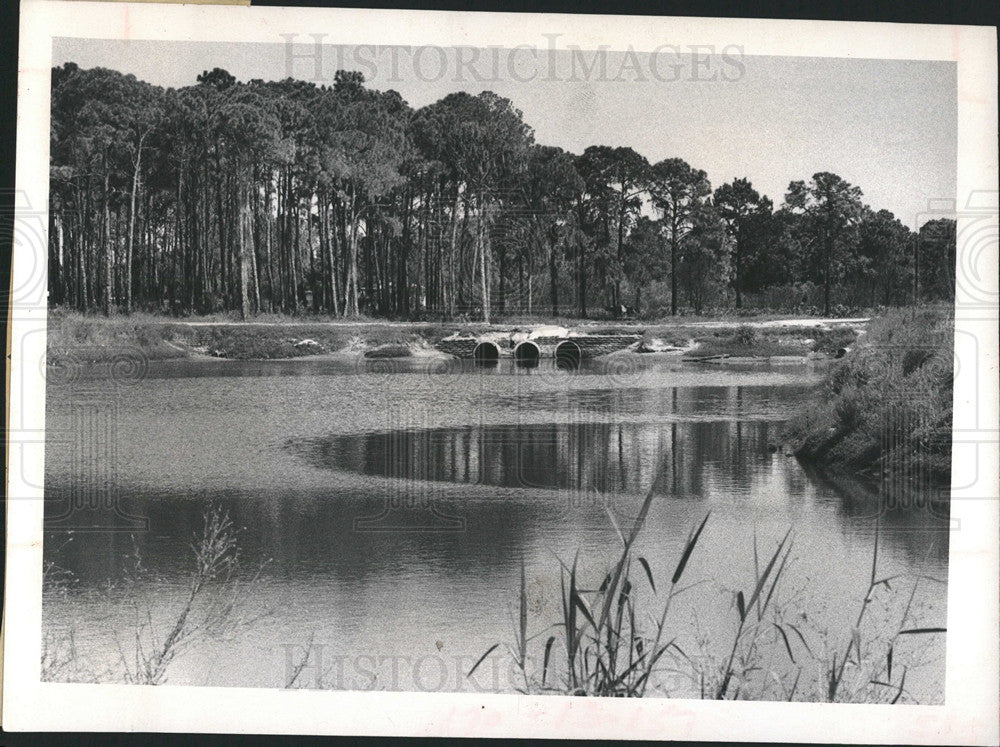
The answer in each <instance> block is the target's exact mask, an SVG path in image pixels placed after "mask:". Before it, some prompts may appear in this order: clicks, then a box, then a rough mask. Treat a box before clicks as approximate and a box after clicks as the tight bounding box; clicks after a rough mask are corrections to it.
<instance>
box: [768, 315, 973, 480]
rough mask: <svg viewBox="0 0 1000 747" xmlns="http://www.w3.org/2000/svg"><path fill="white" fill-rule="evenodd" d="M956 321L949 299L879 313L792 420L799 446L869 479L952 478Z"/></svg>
mask: <svg viewBox="0 0 1000 747" xmlns="http://www.w3.org/2000/svg"><path fill="white" fill-rule="evenodd" d="M953 329H954V324H953V317H952V314H951V310H950V308H949V307H925V308H921V309H913V310H905V311H895V312H891V313H889V314H887V315H886V316H884V317H881V318H879V319H876V320H874V321H873V322H872V323H871V324H870V326H869V329H868V332H867V334H866V335H865V337H864V338H862V340H861V341H859V342H858V344H857V345H855V346H854V347H853V349H852V350H851V351H850V353H848V355H847V356H846V357H845V358H844V359H843V361H841V362H840V363H839V364H837V366H836V367H835V368H834V369H833V370H832V371H831V372H830V373H829V375H828V377H827V380H826V381H825V383H824V385H823V387H822V388H821V390H820V394H819V397H818V401H817V402H815V403H814V404H812V405H811V406H810V407H809V408H807V409H806V410H804V411H803V412H801V413H799V414H798V415H797V416H796V417H795V418H794V419H793V420H792V421H791V422H790V423H789V424H788V426H787V427H786V431H785V439H786V440H787V441H788V443H789V444H790V445H791V447H792V448H793V450H794V451H795V453H796V454H797V455H798V456H799V457H801V458H802V459H804V460H806V461H807V462H809V463H811V464H813V465H815V466H818V467H820V468H823V469H830V470H834V471H841V472H848V473H852V474H855V475H860V476H864V477H867V478H869V479H877V480H882V481H883V482H885V481H889V480H892V481H894V482H895V484H897V485H900V484H903V483H915V482H920V481H923V483H924V484H926V483H927V482H930V483H933V484H937V485H941V486H947V485H948V484H949V481H950V471H951V426H952V381H953V366H954V349H953V348H954V342H953V334H954V332H953Z"/></svg>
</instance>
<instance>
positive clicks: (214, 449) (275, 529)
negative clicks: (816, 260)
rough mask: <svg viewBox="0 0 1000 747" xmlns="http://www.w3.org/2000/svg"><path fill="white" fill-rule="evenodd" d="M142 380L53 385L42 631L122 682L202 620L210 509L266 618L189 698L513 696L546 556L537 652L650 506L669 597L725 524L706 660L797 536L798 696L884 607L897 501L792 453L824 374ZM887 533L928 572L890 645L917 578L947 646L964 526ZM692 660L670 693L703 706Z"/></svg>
mask: <svg viewBox="0 0 1000 747" xmlns="http://www.w3.org/2000/svg"><path fill="white" fill-rule="evenodd" d="M127 373H128V375H125V376H122V375H121V372H119V373H118V374H117V375H115V376H109V375H108V371H106V370H102V369H101V368H100V367H92V368H88V369H86V370H84V371H80V372H78V375H74V376H73V377H71V378H70V379H67V380H65V381H60V382H59V384H58V385H51V384H50V387H49V398H48V403H47V428H48V434H49V435H48V442H47V446H46V467H45V481H46V483H45V484H46V494H47V496H48V503H47V506H46V513H47V517H48V525H47V528H48V529H49V530H50V531H49V532H48V533H47V535H46V544H45V552H46V558H47V559H48V560H50V561H52V562H54V563H56V564H57V566H58V567H59V568H61V569H65V570H66V571H68V572H69V573H70V574H71V575H70V576H69V577H68V578H70V579H71V581H70V583H68V584H66V585H65V586H64V588H60V589H59V590H58V593H55V592H53V593H49V594H47V596H46V601H45V608H44V611H45V626H46V630H47V631H48V632H49V634H50V635H52V636H59V635H66V634H67V633H68V632H69V631H72V632H73V635H74V640H75V643H76V646H77V648H78V650H79V653H80V656H81V657H82V658H83V659H84V660H85V661H86V662H87V664H88V666H89V667H90V668H91V669H92V670H94V671H101V672H102V676H104V677H106V678H109V679H115V678H116V677H118V678H120V674H118V673H116V667H118V668H120V667H119V658H120V655H121V651H122V650H125V651H126V652H129V651H131V648H129V647H130V646H131V645H133V644H132V641H133V640H134V638H135V629H136V620H137V619H140V620H141V619H152V620H153V622H154V627H155V628H156V630H157V631H163V630H165V629H167V628H169V622H170V620H171V619H172V617H175V616H176V614H177V611H178V610H179V609H181V608H182V607H183V603H184V599H185V594H186V592H187V589H188V584H189V580H188V579H189V578H190V572H191V569H192V562H193V561H192V554H191V550H190V547H189V545H190V542H191V538H192V536H193V534H194V533H195V532H197V531H198V530H199V527H200V525H201V521H202V512H203V508H204V506H205V505H206V504H207V503H209V502H212V501H217V502H219V503H221V504H222V505H223V506H224V507H226V508H227V510H228V511H229V513H230V515H231V516H232V517H233V519H234V521H235V522H236V523H237V525H238V526H240V527H241V528H242V531H241V534H240V538H239V545H240V553H241V562H242V567H243V568H244V569H245V570H246V571H247V572H248V573H249V572H252V571H253V570H255V569H257V568H261V564H263V566H262V568H261V570H260V576H259V578H258V580H257V581H256V582H255V583H253V584H251V585H250V586H249V587H248V589H247V597H246V599H245V602H244V604H243V605H242V606H241V607H240V608H239V609H240V614H239V616H238V621H239V622H241V623H243V625H242V626H241V627H239V628H237V629H234V630H230V631H227V634H226V635H222V636H219V637H213V638H210V639H206V640H198V641H196V644H195V645H192V646H191V648H190V649H188V650H187V651H185V652H183V653H182V654H181V655H180V656H179V657H178V658H177V659H176V660H174V661H173V662H172V663H171V665H170V667H169V671H168V675H167V682H168V683H170V684H187V685H222V686H256V687H282V686H284V685H285V684H286V682H287V681H288V679H289V677H290V673H291V672H293V671H294V669H295V665H296V664H297V663H298V662H299V661H300V660H301V658H302V652H303V651H304V650H305V648H304V647H305V646H306V645H307V644H308V643H309V642H311V643H312V651H313V654H312V658H311V659H310V666H308V667H306V668H305V669H303V670H302V671H301V672H300V674H299V678H298V680H297V681H296V684H297V685H299V686H305V687H335V688H358V689H370V688H373V689H402V690H409V689H422V690H466V691H469V690H475V689H477V688H483V689H490V690H491V689H501V690H510V689H512V688H514V687H516V686H517V685H518V681H517V677H516V676H514V674H513V673H512V672H511V671H510V666H509V657H506V656H504V655H503V653H502V652H503V651H504V648H503V647H501V649H500V650H498V653H497V654H495V655H494V656H492V657H490V658H489V659H488V660H487V662H486V663H484V665H483V666H482V667H481V668H480V670H478V672H477V675H476V677H475V678H473V679H472V680H469V679H467V678H466V677H465V672H466V671H468V669H469V668H470V667H471V665H472V664H473V663H474V662H475V661H476V660H477V659H478V658H479V656H480V655H481V654H482V653H483V652H485V651H486V650H487V649H488V648H489V647H490V646H492V645H493V644H494V643H498V642H500V643H502V644H504V645H505V646H506V645H509V644H513V640H514V638H513V636H514V630H515V624H514V620H515V619H516V614H517V613H516V610H517V599H518V587H519V578H520V568H521V563H522V561H523V562H524V565H525V568H526V575H527V586H528V596H529V612H530V614H529V633H539V638H538V639H537V640H536V641H534V642H533V643H532V646H535V647H537V651H536V652H534V653H536V654H537V658H540V657H541V651H542V647H543V646H544V641H545V639H546V638H547V637H548V635H550V634H551V633H552V632H555V633H558V632H559V631H557V630H553V631H549V630H546V629H547V626H550V625H551V624H552V623H555V622H556V621H557V620H558V618H559V594H560V592H559V561H560V559H561V560H562V561H564V562H566V563H570V562H572V559H573V558H574V556H577V557H578V558H579V564H580V570H579V573H580V577H581V580H582V583H583V585H585V586H586V585H588V584H589V585H591V588H594V587H596V586H597V585H598V584H599V583H600V580H601V578H602V577H603V574H604V573H605V572H606V570H607V569H608V567H609V565H610V564H611V563H612V562H613V560H614V558H615V557H616V551H617V550H618V548H619V547H620V541H619V539H618V537H617V534H616V529H615V527H614V524H613V523H612V519H611V518H610V517H609V514H610V516H613V517H614V519H615V521H616V522H617V523H618V525H619V526H621V527H625V528H626V529H627V528H628V527H630V526H631V521H632V518H633V517H634V516H635V514H636V513H637V511H638V508H639V506H640V504H641V502H642V498H643V496H644V495H645V493H646V491H647V490H649V489H650V488H652V490H653V492H654V493H655V496H656V498H655V499H654V501H653V504H652V507H651V510H650V513H649V517H648V520H647V523H646V525H645V527H644V529H643V530H642V533H641V534H640V535H639V539H638V542H637V549H636V552H637V554H639V555H642V556H643V557H644V558H645V559H647V560H648V563H649V565H650V567H651V569H652V572H653V577H654V581H655V582H656V583H657V588H658V589H661V593H662V589H663V588H665V587H666V586H667V585H668V582H669V579H670V576H671V574H672V572H673V570H674V567H675V565H676V563H677V559H678V557H679V555H680V553H681V550H682V548H683V545H684V542H685V540H686V538H687V536H688V533H689V531H690V530H691V528H692V527H693V526H695V525H696V524H697V523H698V522H700V521H701V520H702V519H703V518H704V516H705V515H706V513H708V512H709V511H710V512H711V516H710V519H709V522H708V524H707V526H706V529H705V532H704V535H703V536H702V540H701V541H700V542H699V545H698V547H697V549H696V551H695V553H694V554H693V556H692V558H691V561H690V564H689V566H688V568H687V570H686V571H685V578H684V581H685V582H691V583H694V584H696V585H695V587H693V588H692V589H690V590H688V591H686V592H685V593H684V594H683V595H681V596H680V597H678V598H677V600H676V603H675V605H674V606H673V607H672V612H671V616H672V617H671V620H672V627H671V630H672V632H673V634H674V635H676V636H677V641H678V644H679V645H681V646H682V648H683V650H684V652H685V654H686V655H687V656H688V657H689V658H690V659H691V660H693V661H696V662H699V663H700V664H701V665H702V666H706V667H711V666H713V665H714V664H716V663H717V660H718V659H720V658H721V657H723V656H724V655H725V654H728V647H729V646H731V645H732V640H733V635H734V633H735V629H736V622H737V617H736V611H735V608H734V603H733V599H734V596H733V594H734V592H735V591H736V590H737V589H742V590H743V591H744V595H745V596H746V597H749V595H750V592H751V591H752V585H753V579H754V568H753V556H754V542H755V541H756V544H757V548H758V554H759V556H760V558H761V561H760V562H761V563H763V562H765V560H766V558H767V557H769V556H770V553H771V552H773V549H774V548H775V547H776V545H777V542H778V541H779V540H780V539H781V537H782V536H784V534H785V533H786V531H787V530H788V529H789V528H791V530H792V538H793V542H794V547H793V552H792V554H791V560H790V561H789V564H788V567H787V569H786V571H785V573H784V576H783V579H782V583H781V586H780V589H779V591H778V592H777V593H776V594H775V598H774V603H775V605H776V606H777V607H778V608H779V609H780V611H781V615H782V617H781V618H780V619H781V620H783V621H784V622H786V623H788V622H790V623H793V624H795V625H796V627H797V628H799V629H800V630H801V632H802V633H803V637H804V638H805V639H806V642H807V643H808V644H809V649H810V651H811V654H810V653H809V652H807V650H806V648H805V645H804V644H801V643H800V642H799V641H797V640H793V641H792V654H793V655H795V657H796V661H795V663H794V664H793V663H792V662H791V661H790V660H789V658H788V652H787V651H786V650H785V648H784V644H783V642H781V641H780V640H779V639H778V638H777V636H776V634H775V633H774V632H773V631H770V632H769V634H768V636H767V641H763V640H762V642H761V649H762V651H763V652H764V656H763V662H764V665H765V667H771V668H774V669H776V670H780V672H779V674H781V675H782V676H784V675H788V674H789V673H791V675H794V672H795V671H796V670H797V669H798V668H799V667H802V668H803V672H804V675H803V679H802V682H803V683H807V682H811V681H812V680H814V679H815V678H816V675H817V672H818V671H819V669H818V667H821V662H822V661H823V660H828V657H829V655H830V653H832V652H833V651H835V650H836V651H839V652H842V651H843V650H844V646H845V645H846V644H847V641H848V640H849V639H850V635H851V627H852V625H853V624H854V622H855V619H856V617H857V614H858V608H859V605H860V603H861V599H862V598H863V596H864V593H865V590H866V589H867V585H868V581H869V578H870V573H871V557H872V548H873V544H874V534H875V527H876V515H878V514H879V510H878V506H879V503H878V500H877V499H876V498H874V497H872V496H871V495H870V494H869V493H868V492H867V491H866V490H864V489H862V488H860V487H858V486H850V485H844V484H839V485H834V484H831V483H830V482H829V481H828V480H825V479H822V478H820V477H818V476H815V475H811V474H809V473H807V471H806V470H804V469H803V467H802V466H801V465H800V464H799V463H798V462H797V461H796V460H795V459H794V458H792V457H789V456H786V455H785V454H784V453H783V452H782V449H781V448H780V447H781V444H780V435H779V434H780V430H781V423H782V421H783V420H785V419H787V417H788V416H789V415H790V413H791V412H793V411H794V410H795V409H796V408H797V407H799V406H801V405H802V404H803V403H805V402H806V401H808V399H809V398H810V397H811V396H813V391H814V389H813V388H814V386H815V384H816V382H817V381H818V380H819V376H820V371H818V370H813V369H811V368H808V367H805V366H785V367H773V368H762V367H759V366H757V367H745V368H742V369H740V368H725V369H720V368H712V367H705V366H702V367H699V366H691V365H687V364H682V363H679V362H672V363H671V362H665V361H664V360H663V359H662V358H661V359H659V360H656V359H650V358H641V357H639V356H612V357H610V358H607V359H604V360H603V361H600V360H599V361H595V362H592V363H587V364H585V365H584V367H583V368H582V369H581V370H578V371H562V370H558V369H557V368H556V367H555V366H554V365H552V362H551V361H542V364H541V365H540V366H539V367H538V368H534V369H526V370H525V369H515V368H514V367H513V366H512V365H511V364H510V363H508V362H501V363H500V365H499V366H496V367H495V368H487V369H480V368H476V367H474V366H471V365H469V364H468V363H459V362H446V361H442V360H437V359H413V360H409V361H366V360H363V359H362V360H348V359H343V358H323V359H310V360H296V361H268V362H239V361H211V360H191V361H187V360H184V361H166V362H160V363H151V364H149V367H148V369H147V370H145V371H141V372H136V371H132V372H127ZM132 374H135V375H134V376H133V375H132ZM139 374H142V375H139ZM91 504H93V505H99V506H103V507H104V508H100V509H99V510H90V509H89V508H87V506H88V505H91ZM74 506H75V508H74ZM81 506H82V507H81ZM879 525H880V536H881V540H880V547H879V564H878V572H879V575H880V576H895V575H897V574H903V577H901V578H900V579H898V580H894V581H893V582H892V590H893V594H888V593H882V592H880V596H879V597H878V599H877V600H876V601H877V604H873V606H872V609H871V611H870V613H869V614H868V619H869V620H870V624H871V626H872V627H871V629H870V631H869V629H867V628H866V630H865V632H864V636H865V641H866V642H867V641H868V639H869V633H871V634H873V635H874V634H878V635H880V636H883V637H884V635H885V633H886V631H889V632H892V631H894V630H898V628H899V622H900V616H901V614H902V605H905V602H906V598H907V597H908V596H909V591H910V589H911V588H912V583H913V581H912V579H913V578H915V577H916V576H918V575H920V576H924V577H926V578H925V579H924V580H921V581H920V582H919V585H918V587H917V593H916V594H915V596H914V602H913V604H912V605H911V611H910V613H909V615H910V616H909V618H908V626H910V627H916V626H938V625H944V622H945V597H946V587H945V585H944V584H943V583H940V582H941V581H943V580H945V579H946V577H947V555H948V552H947V551H948V545H947V540H948V532H947V529H948V523H947V520H946V518H945V517H942V516H940V515H938V514H937V513H935V512H934V511H932V510H931V509H930V508H928V507H923V506H918V507H912V506H910V507H904V508H896V509H892V510H889V511H885V512H882V517H881V519H880V520H879ZM112 526H113V527H114V528H116V529H117V531H107V529H108V528H109V527H112ZM147 527H148V529H147ZM95 528H96V529H102V528H103V529H102V530H101V531H88V529H89V530H93V529H95ZM755 538H756V540H755ZM136 558H139V559H140V561H141V565H140V567H139V570H136ZM638 573H640V574H642V572H641V571H638ZM638 578H643V581H642V584H643V589H642V590H637V595H641V599H642V600H643V601H644V602H652V601H653V600H652V592H651V591H650V590H649V588H648V582H646V581H645V580H644V577H643V576H642V575H640V576H637V579H638ZM133 579H141V583H139V584H138V585H135V584H133ZM638 598H640V597H639V596H637V599H638ZM883 600H888V601H885V602H884V603H883ZM137 611H139V613H140V616H139V617H137ZM147 613H148V614H149V616H150V617H149V618H144V617H143V616H144V615H146V614H147ZM543 631H545V632H543ZM162 635H163V633H162V632H160V636H161V637H162ZM943 638H944V636H941V635H933V636H904V637H903V639H901V640H900V641H899V642H898V644H897V651H896V657H897V661H905V660H907V657H910V658H912V659H913V663H914V665H916V664H917V663H919V664H920V666H919V667H917V666H914V670H913V673H912V674H910V675H909V676H908V677H907V692H908V696H912V697H913V698H916V699H919V700H920V701H921V702H941V701H942V700H943V673H944V641H943ZM918 639H919V640H918ZM814 657H815V658H814ZM682 663H683V662H677V663H676V666H674V668H675V669H678V670H680V671H679V672H668V671H664V672H663V673H662V676H661V679H660V681H659V683H658V685H659V688H660V690H659V692H664V693H669V694H671V695H686V696H692V695H693V696H697V695H698V694H699V693H698V685H697V684H696V683H695V682H694V681H693V680H691V679H690V677H688V676H687V674H686V673H685V672H684V666H682ZM314 664H318V666H313V665H314ZM898 666H899V665H898V664H897V671H898ZM106 669H109V670H110V672H105V670H106ZM895 677H896V678H897V680H898V674H897V675H895ZM788 682H789V684H790V679H789V680H788ZM801 687H803V690H801V691H800V692H799V697H802V696H803V695H804V692H805V688H806V687H807V685H806V684H803V685H802V686H801ZM816 687H818V685H815V683H814V689H816ZM817 692H818V691H817ZM763 694H764V695H765V696H766V697H781V694H780V692H778V691H777V690H773V691H770V692H767V693H763ZM814 695H815V694H814V693H810V694H809V695H808V697H814Z"/></svg>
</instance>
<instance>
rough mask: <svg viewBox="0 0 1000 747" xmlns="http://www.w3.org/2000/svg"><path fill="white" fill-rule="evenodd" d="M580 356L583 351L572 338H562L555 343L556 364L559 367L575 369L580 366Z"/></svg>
mask: <svg viewBox="0 0 1000 747" xmlns="http://www.w3.org/2000/svg"><path fill="white" fill-rule="evenodd" d="M581 358H583V351H582V350H581V349H580V346H579V345H577V344H576V343H575V342H573V341H572V340H564V341H562V342H560V343H559V344H558V345H556V365H557V366H558V367H559V368H565V369H570V370H573V369H577V368H579V367H580V359H581Z"/></svg>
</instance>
